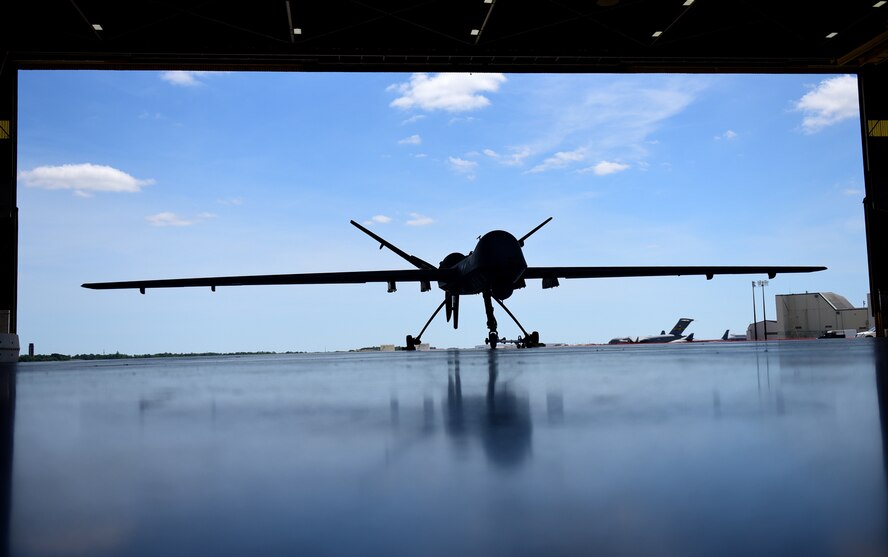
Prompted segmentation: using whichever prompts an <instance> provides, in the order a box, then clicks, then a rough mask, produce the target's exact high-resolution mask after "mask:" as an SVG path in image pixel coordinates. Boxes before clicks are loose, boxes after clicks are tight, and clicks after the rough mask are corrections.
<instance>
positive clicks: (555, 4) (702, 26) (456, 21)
mask: <svg viewBox="0 0 888 557" xmlns="http://www.w3.org/2000/svg"><path fill="white" fill-rule="evenodd" d="M0 10H3V11H4V12H9V14H8V16H4V17H3V18H2V20H3V21H4V22H5V23H0V25H2V26H3V29H2V32H0V43H3V44H2V48H3V51H4V52H5V53H6V61H9V56H10V55H11V57H12V59H13V61H14V63H15V64H16V65H17V67H19V68H106V69H151V68H154V69H243V70H297V71H350V70H360V71H413V70H417V71H447V70H461V71H465V70H473V71H505V72H654V71H656V72H666V71H669V72H675V71H679V72H682V71H687V72H855V71H857V70H858V69H860V68H861V67H863V66H867V65H876V64H879V63H881V62H882V61H883V60H884V59H885V58H886V57H888V26H886V24H888V4H886V2H882V1H877V0H865V1H861V0H821V1H819V2H816V3H815V2H798V1H779V0H776V1H770V2H750V1H749V0H536V1H530V2H515V1H511V0H425V1H422V0H418V1H417V0H387V1H385V2H370V1H369V0H368V1H360V0H289V1H286V0H270V1H269V0H258V1H253V2H231V1H218V0H169V1H152V0H143V1H141V2H129V1H121V0H45V1H40V2H33V1H24V0H22V1H13V2H7V3H6V7H5V8H0Z"/></svg>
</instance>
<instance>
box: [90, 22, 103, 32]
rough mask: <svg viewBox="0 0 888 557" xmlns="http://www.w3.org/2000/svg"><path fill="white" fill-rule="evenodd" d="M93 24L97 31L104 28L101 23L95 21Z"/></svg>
mask: <svg viewBox="0 0 888 557" xmlns="http://www.w3.org/2000/svg"><path fill="white" fill-rule="evenodd" d="M92 26H93V29H95V30H96V31H101V30H102V26H101V25H99V24H98V23H93V24H92Z"/></svg>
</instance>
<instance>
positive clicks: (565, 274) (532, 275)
mask: <svg viewBox="0 0 888 557" xmlns="http://www.w3.org/2000/svg"><path fill="white" fill-rule="evenodd" d="M825 269H826V267H786V266H783V267H775V266H759V267H718V266H716V267H528V268H527V270H526V271H525V272H524V278H525V279H544V280H554V279H559V278H564V279H576V278H617V277H665V276H681V275H703V276H705V277H706V278H707V279H711V278H712V277H713V276H715V275H765V274H766V275H768V277H769V278H774V277H775V276H777V274H778V273H813V272H816V271H823V270H825Z"/></svg>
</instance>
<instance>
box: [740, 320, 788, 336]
mask: <svg viewBox="0 0 888 557" xmlns="http://www.w3.org/2000/svg"><path fill="white" fill-rule="evenodd" d="M777 338H783V335H781V334H780V330H779V329H778V328H777V322H776V321H774V320H773V319H768V338H767V340H774V339H777ZM746 339H747V340H756V339H758V340H766V339H765V322H764V321H756V322H755V323H750V324H749V326H748V327H746Z"/></svg>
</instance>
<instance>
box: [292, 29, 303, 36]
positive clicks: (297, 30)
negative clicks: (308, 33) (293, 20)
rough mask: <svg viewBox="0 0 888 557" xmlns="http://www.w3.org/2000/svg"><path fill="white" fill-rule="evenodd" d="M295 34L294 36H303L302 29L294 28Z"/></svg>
mask: <svg viewBox="0 0 888 557" xmlns="http://www.w3.org/2000/svg"><path fill="white" fill-rule="evenodd" d="M293 34H294V35H301V34H302V29H300V28H298V27H294V28H293Z"/></svg>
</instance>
